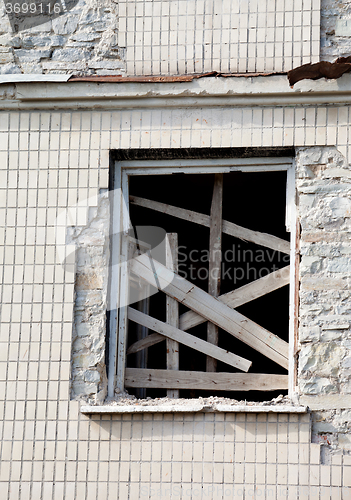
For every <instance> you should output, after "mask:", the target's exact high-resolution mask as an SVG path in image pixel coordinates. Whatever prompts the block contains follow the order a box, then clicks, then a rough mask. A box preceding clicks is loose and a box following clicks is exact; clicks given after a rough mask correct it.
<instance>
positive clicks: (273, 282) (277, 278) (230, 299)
mask: <svg viewBox="0 0 351 500" xmlns="http://www.w3.org/2000/svg"><path fill="white" fill-rule="evenodd" d="M289 282H290V266H286V267H283V268H282V269H279V270H278V271H275V272H274V273H270V274H268V275H267V276H264V277H263V278H260V279H258V280H255V281H252V282H251V283H248V284H247V285H244V286H242V287H240V288H237V289H236V290H233V291H231V292H228V293H225V294H223V295H220V296H219V297H218V299H219V300H220V301H221V302H223V303H224V304H226V305H227V306H229V307H232V308H233V309H236V308H237V307H239V306H242V305H243V304H246V303H247V302H250V301H251V300H255V299H257V298H258V297H262V296H263V295H266V294H267V293H270V292H273V291H274V290H277V289H279V288H281V287H283V286H285V285H288V284H289ZM205 321H206V319H204V318H203V317H202V316H200V315H199V314H197V313H196V312H194V311H187V312H186V313H184V314H182V315H181V316H180V318H179V328H180V329H181V330H183V331H186V330H189V329H190V328H193V327H194V326H197V325H201V323H205Z"/></svg>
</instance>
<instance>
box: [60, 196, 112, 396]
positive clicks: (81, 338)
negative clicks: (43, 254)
mask: <svg viewBox="0 0 351 500" xmlns="http://www.w3.org/2000/svg"><path fill="white" fill-rule="evenodd" d="M89 212H90V213H89V218H88V220H89V221H88V224H87V225H86V226H85V227H75V228H70V231H69V236H68V238H69V243H70V244H74V245H75V257H76V259H75V260H76V280H75V306H74V328H73V339H72V372H71V381H72V387H71V390H72V396H73V398H78V399H79V398H83V399H85V400H88V401H89V402H90V403H95V404H96V403H100V404H101V403H102V402H103V401H104V399H105V396H106V388H107V380H106V367H105V339H106V308H107V280H108V265H109V199H108V192H106V191H103V192H102V193H101V194H100V197H99V201H98V206H97V207H93V208H90V209H89Z"/></svg>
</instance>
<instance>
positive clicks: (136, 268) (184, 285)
mask: <svg viewBox="0 0 351 500" xmlns="http://www.w3.org/2000/svg"><path fill="white" fill-rule="evenodd" d="M131 270H132V271H133V272H134V273H135V274H137V275H138V276H140V277H141V278H143V279H145V280H146V281H147V282H148V283H150V284H151V285H153V286H156V287H157V288H158V289H159V290H162V291H163V292H165V293H166V294H167V295H170V296H171V297H173V298H175V299H176V300H178V301H179V302H182V303H183V304H185V305H186V306H187V307H189V309H192V310H193V311H195V312H197V313H198V314H200V315H201V316H203V317H204V318H206V319H207V320H208V321H211V322H212V323H214V324H216V325H217V326H219V327H220V328H223V330H226V331H227V332H229V333H230V334H231V335H233V336H234V337H236V338H238V339H240V340H242V341H243V342H245V343H246V344H248V345H249V346H251V347H253V348H254V349H256V350H257V351H259V352H261V353H262V354H263V355H265V356H267V357H268V358H270V359H272V360H273V361H275V362H276V363H278V364H279V365H281V366H283V367H284V368H288V350H289V345H288V344H287V342H285V341H284V340H282V339H280V338H279V337H277V336H276V335H274V334H273V333H271V332H269V331H268V330H266V329H265V328H262V327H261V326H259V325H257V324H256V323H254V322H253V321H251V320H250V319H248V318H246V317H245V316H243V315H242V314H240V313H238V312H237V311H235V310H234V309H231V308H230V307H228V306H227V305H226V304H223V303H222V302H220V301H219V300H218V299H216V298H215V297H211V296H210V295H209V294H208V293H206V292H204V291H203V290H201V289H200V288H198V287H196V286H195V285H193V284H192V283H190V282H189V281H187V280H186V279H184V278H182V277H181V276H178V275H176V274H174V273H173V272H172V271H170V270H169V269H167V268H166V267H165V266H163V265H162V264H160V263H159V262H157V261H155V260H153V261H152V262H150V259H149V257H148V256H146V255H140V256H139V257H137V258H135V259H134V260H133V262H132V263H131Z"/></svg>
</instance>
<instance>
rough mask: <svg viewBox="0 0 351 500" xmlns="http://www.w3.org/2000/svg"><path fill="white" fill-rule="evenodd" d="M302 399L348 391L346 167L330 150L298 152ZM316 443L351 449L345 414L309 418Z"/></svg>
mask: <svg viewBox="0 0 351 500" xmlns="http://www.w3.org/2000/svg"><path fill="white" fill-rule="evenodd" d="M296 164H297V191H298V205H299V207H298V209H299V219H300V223H301V248H300V251H301V264H300V307H299V314H300V331H299V340H300V352H299V363H298V369H299V377H298V379H299V391H300V395H330V394H340V399H341V400H342V397H343V395H349V394H350V393H351V377H350V376H351V328H350V325H351V302H350V296H351V292H350V279H351V249H350V235H351V199H350V194H351V169H350V167H349V165H347V163H346V162H345V159H344V157H343V156H342V155H341V154H340V153H339V152H338V151H337V150H336V149H335V148H301V149H299V150H298V154H297V162H296ZM313 430H314V439H315V440H317V441H320V442H326V443H327V444H330V445H332V447H336V446H340V447H341V448H345V449H348V450H351V438H350V430H351V412H350V410H331V411H321V412H318V413H314V426H313Z"/></svg>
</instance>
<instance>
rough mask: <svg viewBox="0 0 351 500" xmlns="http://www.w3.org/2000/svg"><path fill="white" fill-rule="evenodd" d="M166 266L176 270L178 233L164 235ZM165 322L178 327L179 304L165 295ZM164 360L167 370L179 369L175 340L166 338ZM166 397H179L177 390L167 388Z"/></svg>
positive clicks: (177, 346)
mask: <svg viewBox="0 0 351 500" xmlns="http://www.w3.org/2000/svg"><path fill="white" fill-rule="evenodd" d="M166 266H167V268H168V269H170V270H171V271H173V272H175V273H177V272H178V235H177V233H167V235H166ZM166 323H167V324H168V325H171V326H174V327H175V328H179V304H178V302H177V301H176V300H175V299H173V298H172V297H170V296H169V295H167V297H166ZM166 343H167V351H166V361H167V370H179V344H178V342H176V341H175V340H171V339H169V338H168V339H167V340H166ZM167 397H169V398H179V390H177V389H168V390H167Z"/></svg>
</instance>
